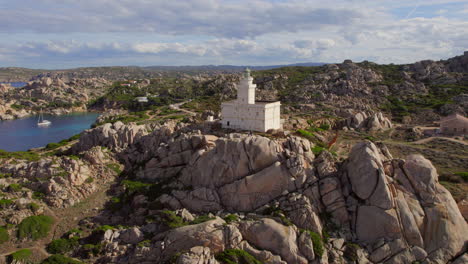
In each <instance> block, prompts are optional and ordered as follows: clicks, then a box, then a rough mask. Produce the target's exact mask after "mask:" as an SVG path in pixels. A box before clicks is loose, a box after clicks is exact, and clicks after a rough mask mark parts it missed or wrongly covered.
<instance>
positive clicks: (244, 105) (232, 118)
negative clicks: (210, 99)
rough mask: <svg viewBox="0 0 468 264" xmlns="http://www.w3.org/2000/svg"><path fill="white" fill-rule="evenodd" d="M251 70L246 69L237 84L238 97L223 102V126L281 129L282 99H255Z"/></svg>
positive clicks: (254, 86)
mask: <svg viewBox="0 0 468 264" xmlns="http://www.w3.org/2000/svg"><path fill="white" fill-rule="evenodd" d="M252 81H253V78H252V76H250V70H249V69H246V70H245V73H244V76H243V78H242V79H241V80H240V82H239V83H238V84H237V99H236V100H233V101H229V102H225V103H222V104H221V115H222V126H223V128H233V129H242V130H255V131H260V132H266V131H268V130H270V129H280V128H281V119H280V107H281V103H280V101H255V88H256V87H257V86H256V85H255V84H253V82H252Z"/></svg>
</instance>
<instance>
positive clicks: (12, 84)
mask: <svg viewBox="0 0 468 264" xmlns="http://www.w3.org/2000/svg"><path fill="white" fill-rule="evenodd" d="M0 83H7V84H10V85H11V86H13V87H16V88H21V87H24V86H26V84H28V83H25V82H0Z"/></svg>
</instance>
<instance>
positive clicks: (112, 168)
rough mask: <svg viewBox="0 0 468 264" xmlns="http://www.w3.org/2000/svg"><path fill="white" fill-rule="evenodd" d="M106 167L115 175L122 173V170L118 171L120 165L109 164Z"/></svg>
mask: <svg viewBox="0 0 468 264" xmlns="http://www.w3.org/2000/svg"><path fill="white" fill-rule="evenodd" d="M106 166H107V168H109V169H110V170H112V171H114V172H115V173H116V174H117V175H120V174H121V173H122V170H121V169H120V165H119V164H117V163H109V164H107V165H106Z"/></svg>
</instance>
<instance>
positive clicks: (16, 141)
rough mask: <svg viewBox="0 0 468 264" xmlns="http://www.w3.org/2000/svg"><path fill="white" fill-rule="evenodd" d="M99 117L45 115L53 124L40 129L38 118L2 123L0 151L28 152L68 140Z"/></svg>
mask: <svg viewBox="0 0 468 264" xmlns="http://www.w3.org/2000/svg"><path fill="white" fill-rule="evenodd" d="M98 115H99V114H97V113H74V114H69V115H62V116H52V115H44V119H46V120H49V121H51V122H52V124H51V125H50V126H48V127H38V126H37V118H38V117H37V116H32V117H28V118H23V119H16V120H6V121H0V149H3V150H7V151H20V150H28V149H30V148H37V147H43V146H45V145H47V144H48V143H51V142H59V141H60V140H63V139H68V138H69V137H71V136H73V135H76V134H78V133H80V132H82V131H83V130H85V129H88V128H90V127H91V124H93V123H94V121H95V120H96V118H97V116H98Z"/></svg>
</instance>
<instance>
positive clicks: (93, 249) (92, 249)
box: [83, 244, 102, 255]
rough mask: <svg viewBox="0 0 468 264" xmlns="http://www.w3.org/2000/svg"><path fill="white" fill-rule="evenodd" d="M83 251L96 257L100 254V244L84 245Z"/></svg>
mask: <svg viewBox="0 0 468 264" xmlns="http://www.w3.org/2000/svg"><path fill="white" fill-rule="evenodd" d="M83 249H84V250H85V251H87V252H88V253H89V254H92V255H98V254H99V253H100V252H101V249H102V245H101V244H96V245H93V244H85V245H83Z"/></svg>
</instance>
